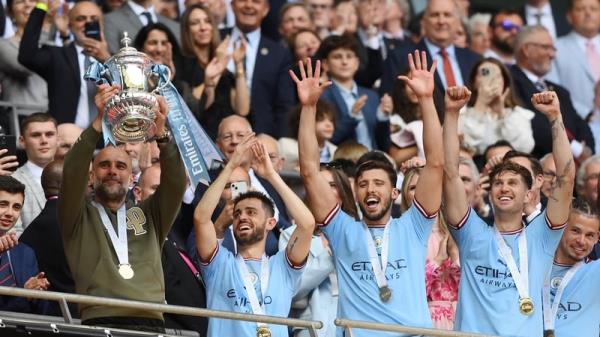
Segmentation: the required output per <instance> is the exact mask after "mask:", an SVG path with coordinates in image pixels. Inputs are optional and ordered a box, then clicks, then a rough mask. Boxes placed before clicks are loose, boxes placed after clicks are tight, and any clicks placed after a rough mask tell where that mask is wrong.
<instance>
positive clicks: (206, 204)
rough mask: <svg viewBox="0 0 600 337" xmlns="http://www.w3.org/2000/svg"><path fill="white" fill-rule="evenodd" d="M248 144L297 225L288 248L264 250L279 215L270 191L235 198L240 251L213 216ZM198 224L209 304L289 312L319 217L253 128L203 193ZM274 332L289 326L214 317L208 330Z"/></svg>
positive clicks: (270, 312)
mask: <svg viewBox="0 0 600 337" xmlns="http://www.w3.org/2000/svg"><path fill="white" fill-rule="evenodd" d="M313 130H314V128H313ZM313 133H314V132H313ZM250 149H252V153H253V154H254V160H255V165H254V171H255V172H256V173H257V174H258V175H259V176H260V177H262V178H264V179H266V180H267V181H268V182H269V183H270V184H271V185H273V187H274V188H275V190H276V191H277V193H278V194H279V195H280V196H281V198H282V199H283V202H284V204H285V206H286V208H287V210H288V212H289V214H290V215H291V217H292V218H293V219H294V221H295V223H296V225H297V227H296V230H295V231H294V233H293V234H292V237H291V238H290V241H289V243H288V245H287V249H285V250H280V251H279V252H278V253H277V254H275V255H274V256H272V257H270V258H267V256H266V254H265V244H266V237H267V233H268V232H269V231H270V230H271V229H273V228H274V227H275V225H276V223H277V220H275V218H274V209H273V207H274V206H273V202H272V201H271V199H269V198H268V197H267V196H266V195H264V194H262V193H261V192H258V191H250V192H246V193H243V194H241V195H239V196H238V197H237V198H236V199H235V200H234V206H233V232H234V236H235V239H236V242H237V246H238V248H237V255H234V254H233V253H232V252H230V251H229V250H227V249H222V248H223V247H221V246H220V245H219V244H218V241H217V234H216V231H215V225H214V223H213V222H212V220H211V215H212V214H213V212H214V210H215V208H216V207H217V205H218V203H219V199H220V197H221V192H222V191H223V189H224V188H225V187H226V185H227V182H228V181H229V178H230V176H231V173H232V172H233V170H234V169H235V168H236V167H239V166H240V165H241V164H242V163H243V162H244V157H245V155H246V153H247V152H248V151H250ZM194 226H195V228H196V247H197V248H198V255H199V257H200V262H201V265H200V267H201V272H202V276H203V278H204V281H205V283H206V294H207V297H208V298H207V307H208V308H209V309H214V310H225V311H234V312H242V313H254V314H259V315H271V316H283V317H287V316H288V313H289V311H290V306H291V301H292V297H293V295H294V293H295V291H296V287H297V284H298V281H299V279H300V276H301V272H302V268H303V266H304V264H305V263H306V259H307V257H308V251H309V249H310V243H311V239H312V233H313V230H314V227H315V220H314V218H313V216H312V214H311V213H310V211H309V210H308V208H307V207H306V206H305V205H304V203H303V202H302V200H300V198H298V196H297V195H296V194H295V193H294V191H292V190H291V189H290V188H289V187H288V186H287V185H286V183H285V182H284V181H283V179H281V177H280V176H279V174H278V173H277V172H276V171H275V170H274V169H273V166H272V163H271V159H270V158H269V154H268V152H267V151H266V148H265V147H264V145H263V144H261V143H260V142H258V141H257V140H256V137H255V136H254V133H249V134H248V135H246V136H245V137H244V139H243V140H242V141H241V142H240V143H239V144H238V145H237V146H236V148H235V151H234V153H233V155H232V156H231V158H230V159H229V161H228V162H227V165H226V166H225V168H224V169H223V171H221V174H219V177H218V178H217V179H216V180H215V181H214V182H213V183H212V184H211V185H210V186H209V188H208V190H207V191H206V193H204V195H203V196H202V199H201V200H200V203H198V206H197V207H196V210H195V212H194ZM271 334H272V335H273V336H287V334H288V331H287V328H286V327H285V326H280V325H267V324H264V323H251V322H242V321H234V320H223V319H216V318H211V319H210V320H209V323H208V334H207V335H208V336H217V335H220V336H242V337H246V336H247V337H251V336H271Z"/></svg>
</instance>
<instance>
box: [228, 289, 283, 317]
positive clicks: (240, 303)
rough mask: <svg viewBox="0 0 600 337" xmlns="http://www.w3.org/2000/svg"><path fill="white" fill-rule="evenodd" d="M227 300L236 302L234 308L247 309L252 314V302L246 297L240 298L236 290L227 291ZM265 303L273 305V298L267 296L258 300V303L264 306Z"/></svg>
mask: <svg viewBox="0 0 600 337" xmlns="http://www.w3.org/2000/svg"><path fill="white" fill-rule="evenodd" d="M227 298H229V299H231V300H234V303H233V306H234V307H242V308H246V312H249V313H250V312H252V310H251V305H250V300H248V298H247V297H245V296H242V297H238V296H237V293H236V291H235V289H229V290H228V291H227ZM263 301H264V303H265V305H269V304H271V303H273V298H272V297H271V296H268V295H267V296H265V297H264V298H262V299H261V298H259V299H258V302H259V304H260V305H262V304H263Z"/></svg>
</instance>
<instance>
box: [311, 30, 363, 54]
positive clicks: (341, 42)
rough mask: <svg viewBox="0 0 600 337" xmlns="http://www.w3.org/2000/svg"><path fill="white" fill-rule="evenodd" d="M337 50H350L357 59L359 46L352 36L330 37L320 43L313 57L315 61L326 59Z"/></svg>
mask: <svg viewBox="0 0 600 337" xmlns="http://www.w3.org/2000/svg"><path fill="white" fill-rule="evenodd" d="M337 49H348V50H351V51H352V52H353V53H354V54H355V55H356V57H358V50H359V44H358V41H357V40H356V38H355V37H354V36H352V35H346V34H345V35H331V36H328V37H327V38H325V39H324V40H323V41H322V42H321V46H320V47H319V49H318V50H317V53H316V55H315V56H316V58H317V59H326V58H327V57H328V56H329V54H331V53H332V52H333V51H334V50H337Z"/></svg>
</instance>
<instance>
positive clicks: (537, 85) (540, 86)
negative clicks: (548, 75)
mask: <svg viewBox="0 0 600 337" xmlns="http://www.w3.org/2000/svg"><path fill="white" fill-rule="evenodd" d="M533 85H534V86H535V88H536V89H537V91H539V92H544V91H547V90H548V86H547V85H546V83H545V82H544V80H541V79H540V80H539V81H537V82H535V83H534V84H533Z"/></svg>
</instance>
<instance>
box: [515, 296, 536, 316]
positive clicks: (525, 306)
mask: <svg viewBox="0 0 600 337" xmlns="http://www.w3.org/2000/svg"><path fill="white" fill-rule="evenodd" d="M519 310H520V311H521V313H522V314H523V315H525V316H530V315H531V314H533V310H534V307H533V301H532V300H531V298H529V297H523V298H519Z"/></svg>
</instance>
